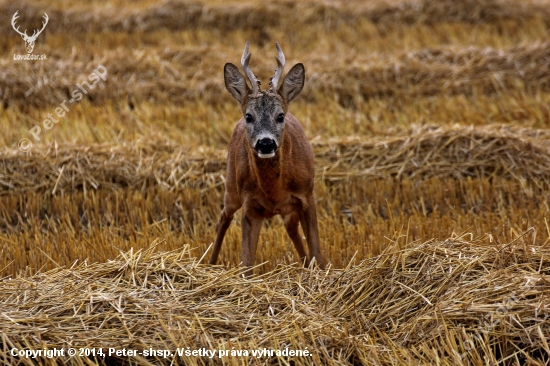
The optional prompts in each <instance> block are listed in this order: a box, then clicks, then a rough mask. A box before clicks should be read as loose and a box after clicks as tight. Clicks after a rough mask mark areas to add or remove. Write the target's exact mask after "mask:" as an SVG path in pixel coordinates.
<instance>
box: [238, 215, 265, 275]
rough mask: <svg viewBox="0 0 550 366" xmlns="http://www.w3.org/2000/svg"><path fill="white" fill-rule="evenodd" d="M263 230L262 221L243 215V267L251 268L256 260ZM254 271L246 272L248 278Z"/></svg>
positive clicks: (248, 270)
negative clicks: (259, 239) (261, 230)
mask: <svg viewBox="0 0 550 366" xmlns="http://www.w3.org/2000/svg"><path fill="white" fill-rule="evenodd" d="M261 228H262V219H261V218H259V217H255V216H253V215H250V214H249V213H246V212H244V213H243V220H242V230H243V241H242V248H241V261H242V265H243V267H245V268H246V267H248V268H249V267H251V266H253V265H254V261H255V260H256V249H257V248H258V238H259V237H260V229H261ZM252 273H253V271H252V269H251V268H249V269H247V270H245V271H244V275H245V276H246V277H249V276H251V275H252Z"/></svg>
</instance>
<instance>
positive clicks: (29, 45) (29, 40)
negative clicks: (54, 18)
mask: <svg viewBox="0 0 550 366" xmlns="http://www.w3.org/2000/svg"><path fill="white" fill-rule="evenodd" d="M18 12H19V10H18V11H16V12H15V14H13V18H11V26H12V27H13V29H14V30H15V31H16V32H17V33H19V34H20V35H21V38H23V40H24V41H25V48H26V49H27V53H31V52H32V50H33V49H34V42H36V39H37V38H38V36H39V35H40V33H42V31H43V30H44V28H46V24H48V14H46V13H44V20H45V21H44V22H42V29H40V30H36V29H35V30H34V31H33V33H32V36H30V37H29V36H28V35H27V30H26V29H25V32H23V33H21V32H20V31H19V27H17V28H16V27H15V20H16V19H17V18H19V16H18V15H17V13H18Z"/></svg>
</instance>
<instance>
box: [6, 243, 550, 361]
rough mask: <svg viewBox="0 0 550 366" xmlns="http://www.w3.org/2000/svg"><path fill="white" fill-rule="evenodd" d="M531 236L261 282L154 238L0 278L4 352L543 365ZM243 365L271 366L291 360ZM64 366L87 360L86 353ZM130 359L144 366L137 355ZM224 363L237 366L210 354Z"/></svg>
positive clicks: (544, 308)
mask: <svg viewBox="0 0 550 366" xmlns="http://www.w3.org/2000/svg"><path fill="white" fill-rule="evenodd" d="M530 242H531V239H530V233H529V232H526V233H524V234H523V235H522V236H521V237H519V238H518V239H517V240H515V241H514V242H511V243H508V244H505V245H496V244H495V243H491V241H490V240H489V238H481V239H478V240H466V239H465V238H457V237H455V238H453V239H449V240H446V241H442V242H426V243H424V244H421V245H417V246H415V247H410V248H407V249H403V250H400V249H399V248H397V247H396V246H393V247H390V248H388V249H387V250H386V252H385V253H383V254H381V255H379V256H377V257H374V258H372V259H369V260H366V261H364V262H362V263H360V264H359V265H356V266H349V267H348V268H346V269H344V270H340V269H330V270H327V271H319V270H317V269H302V268H299V267H298V266H280V267H279V268H277V269H276V270H275V271H273V272H270V273H267V274H265V275H263V276H258V277H253V278H251V279H242V278H240V277H239V276H238V273H237V272H238V269H233V270H224V269H222V268H220V267H212V266H205V265H201V264H198V262H197V259H196V258H190V257H189V253H188V248H187V247H184V248H182V249H180V250H177V251H173V252H158V253H156V252H155V249H154V247H155V246H154V245H153V246H152V247H151V248H149V249H147V250H144V251H141V250H139V251H129V252H126V253H121V254H120V255H119V256H118V257H117V258H116V259H114V260H111V261H108V262H107V263H101V264H81V265H78V266H73V267H72V268H68V269H63V268H58V269H55V270H52V271H49V272H46V273H38V274H36V275H34V276H28V277H20V278H15V279H5V280H4V281H2V282H0V312H1V313H2V315H3V316H2V317H0V329H1V331H0V334H1V337H2V338H1V339H2V343H3V347H2V349H0V360H2V361H3V362H5V363H7V364H12V365H15V364H17V362H18V361H21V360H19V359H18V358H16V357H15V358H14V357H12V356H11V355H10V352H9V350H10V349H11V348H12V347H17V348H19V349H23V348H32V349H39V348H53V347H64V348H68V347H76V348H78V347H96V348H97V347H103V348H108V347H114V348H117V349H122V348H126V349H140V350H143V349H149V348H153V349H167V350H170V351H171V352H173V353H174V354H175V353H176V349H177V348H186V347H188V346H189V347H191V349H199V348H206V349H209V350H220V349H228V350H231V349H232V348H234V349H240V350H249V351H250V350H255V349H263V348H267V349H274V350H277V349H285V347H288V348H290V349H294V350H304V349H305V348H306V347H307V349H308V350H309V351H310V352H311V353H312V356H309V357H295V358H293V360H294V362H295V363H296V364H317V365H319V364H339V365H352V364H393V365H410V364H426V365H428V364H433V363H432V362H433V360H434V359H439V360H441V364H442V365H461V364H472V365H483V364H487V363H497V362H502V361H503V360H512V363H514V362H516V363H518V364H532V365H535V364H543V363H544V362H546V361H547V360H548V358H547V357H548V353H549V352H550V350H549V349H548V344H547V341H546V337H547V336H548V332H549V331H550V319H548V311H549V310H550V308H549V307H550V299H549V297H548V296H547V294H548V291H550V283H549V282H548V280H547V276H548V275H549V274H550V272H549V268H550V251H549V247H548V245H546V246H542V247H541V246H531V245H530V244H529V243H530ZM236 359H237V358H234V360H233V362H234V361H236ZM238 359H239V363H240V362H244V363H245V364H266V363H277V362H282V359H285V358H284V357H282V359H279V360H278V361H277V359H276V358H274V357H272V358H263V359H257V358H254V357H252V356H251V355H250V356H249V357H240V358H238ZM291 359H292V358H291ZM537 359H538V360H539V361H536V360H537ZM545 360H546V361H545ZM98 361H99V362H100V363H103V362H105V363H107V364H109V363H112V362H114V361H115V359H113V357H111V358H108V359H106V360H102V359H101V358H99V359H96V362H98ZM118 361H119V362H125V363H127V362H129V359H128V358H124V357H119V358H118ZM65 362H67V363H68V364H83V363H85V361H84V360H83V359H82V358H79V357H76V358H73V359H70V360H69V359H68V358H65ZM133 362H134V363H133V364H146V361H145V360H143V359H141V358H139V357H138V358H133ZM149 362H154V363H155V364H171V363H172V362H177V363H182V364H188V365H192V364H200V365H203V364H208V363H209V362H211V360H209V359H208V358H207V357H176V356H173V357H172V356H171V357H168V358H156V359H154V358H153V359H152V358H149ZM222 362H224V363H227V362H230V360H229V359H227V358H225V359H222V360H220V359H219V358H217V357H216V358H215V359H214V363H215V364H222ZM22 363H23V362H22ZM40 363H41V364H44V365H47V364H54V361H52V360H47V359H41V360H40Z"/></svg>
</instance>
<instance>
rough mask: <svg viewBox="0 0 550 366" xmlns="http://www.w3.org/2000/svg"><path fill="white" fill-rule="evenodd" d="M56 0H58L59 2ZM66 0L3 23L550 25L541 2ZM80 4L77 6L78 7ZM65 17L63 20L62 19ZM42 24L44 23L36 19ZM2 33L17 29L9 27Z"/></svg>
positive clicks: (80, 28)
mask: <svg viewBox="0 0 550 366" xmlns="http://www.w3.org/2000/svg"><path fill="white" fill-rule="evenodd" d="M54 3H55V2H54ZM70 4H71V6H70V7H69V6H67V4H66V3H64V2H63V1H58V4H57V5H51V2H48V4H47V5H46V4H44V5H38V4H36V5H35V4H32V3H31V4H29V3H26V4H17V5H16V4H15V3H10V2H4V3H3V4H1V6H0V14H1V16H0V22H1V23H2V24H9V21H10V18H11V15H12V14H13V13H15V11H16V10H19V11H20V12H21V13H23V14H25V16H27V17H29V18H40V17H41V16H42V15H43V13H44V12H46V13H48V14H49V16H50V17H51V19H54V20H57V21H55V22H52V24H51V25H49V27H48V29H49V31H50V32H66V31H67V30H69V31H70V32H71V33H73V34H78V33H91V32H136V31H139V32H143V31H148V32H150V31H156V30H159V29H167V30H170V31H177V30H182V29H189V28H191V29H197V28H200V27H204V28H214V29H219V30H220V31H228V30H234V29H245V30H256V29H262V28H266V27H277V28H279V29H284V28H288V27H292V28H293V26H294V25H295V24H296V23H297V22H299V23H300V25H301V26H307V25H308V24H312V23H317V22H319V21H321V22H323V25H324V26H328V27H338V26H341V25H343V24H350V23H351V24H354V23H357V22H359V21H361V20H368V21H370V22H372V23H374V24H376V25H378V26H383V27H390V28H391V27H392V26H395V25H396V24H411V23H428V24H433V23H443V22H446V23H453V22H465V23H473V24H477V23H487V22H499V21H500V22H502V21H515V22H518V23H523V22H525V21H526V20H529V19H532V18H540V19H542V20H544V21H545V22H546V23H547V24H550V10H549V9H548V7H547V6H545V5H546V4H545V3H544V2H541V1H538V2H537V1H524V2H519V1H510V0H508V1H497V0H486V1H483V2H481V3H479V2H476V1H473V0H460V1H456V0H444V1H438V2H433V1H426V0H424V1H416V2H412V1H375V2H364V1H358V0H355V1H341V0H340V1H326V2H313V1H299V2H289V1H281V0H279V1H270V2H267V3H266V2H258V1H246V2H244V3H243V2H241V3H237V2H234V3H227V2H223V3H222V2H215V1H210V2H209V1H193V2H180V1H174V0H170V1H164V2H162V3H156V2H155V3H149V4H148V3H146V2H141V3H139V2H138V3H137V4H136V3H133V2H129V1H125V2H123V4H116V3H115V4H112V3H111V4H110V6H108V7H106V8H102V7H96V6H93V5H89V4H88V3H87V2H81V3H80V4H78V2H76V4H75V2H71V3H70ZM75 5H76V6H75ZM60 20H61V21H60ZM36 23H37V25H39V24H40V23H39V22H38V21H36ZM2 32H4V34H7V32H10V33H11V30H9V29H8V28H7V27H5V28H2Z"/></svg>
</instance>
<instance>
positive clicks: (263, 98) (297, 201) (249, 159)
mask: <svg viewBox="0 0 550 366" xmlns="http://www.w3.org/2000/svg"><path fill="white" fill-rule="evenodd" d="M248 45H249V44H248V42H247V43H246V46H245V48H244V53H243V56H242V58H241V64H242V67H243V70H244V72H245V74H246V76H247V77H248V79H249V80H250V83H251V86H252V89H250V88H249V87H248V85H247V83H246V80H245V78H244V76H243V75H242V74H241V73H240V72H239V70H238V69H237V67H236V66H235V65H233V64H231V63H227V64H225V67H224V78H225V87H226V89H227V91H228V92H229V94H231V96H232V97H233V98H235V100H237V102H239V106H240V108H241V112H242V114H243V118H241V119H240V120H239V121H238V122H237V125H236V126H235V129H234V130H233V134H232V135H231V141H230V142H229V153H228V156H227V178H226V182H225V197H224V208H223V210H222V212H221V216H220V219H219V221H218V223H217V224H216V240H215V242H214V247H213V250H212V255H211V257H210V264H215V263H216V261H217V259H218V255H219V253H220V249H221V246H222V242H223V238H224V236H225V233H226V231H227V228H228V227H229V225H230V224H231V220H232V219H233V214H234V213H235V211H237V210H238V209H239V208H241V207H243V214H242V249H241V260H242V265H243V266H245V267H250V266H252V265H254V260H255V257H256V248H257V245H258V238H259V235H260V229H261V227H262V222H263V219H265V218H271V217H273V216H274V215H277V214H278V215H281V216H282V217H283V218H284V224H285V228H286V231H287V233H288V235H289V236H290V239H291V240H292V242H293V243H294V246H295V247H296V250H297V251H298V255H299V256H300V259H301V260H302V261H303V262H304V264H305V265H308V264H309V263H310V261H311V260H312V259H313V258H315V261H316V262H317V263H318V264H319V266H320V267H321V268H324V267H325V265H326V260H325V258H324V257H323V255H322V254H321V248H320V245H319V231H318V227H317V212H316V208H315V198H314V196H313V184H314V178H315V170H314V161H313V150H312V148H311V145H310V143H309V141H308V140H307V138H306V135H305V132H304V130H303V128H302V126H301V125H300V122H298V120H297V119H296V117H294V116H293V115H292V114H290V113H288V105H289V103H290V102H291V101H292V100H294V98H296V97H297V96H298V94H300V92H301V91H302V88H303V86H304V79H305V69H304V65H302V64H301V63H299V64H296V65H294V66H293V67H292V69H290V71H289V72H288V74H287V75H286V76H285V78H284V79H283V81H282V83H281V86H280V87H279V88H278V89H277V86H278V84H279V79H280V78H281V76H282V73H283V68H284V66H285V56H284V54H283V51H282V50H281V47H280V46H279V44H278V43H276V44H275V45H276V47H277V51H278V56H277V57H275V58H276V60H277V70H276V71H275V75H274V76H273V77H272V78H271V81H270V83H269V90H261V88H260V82H259V81H258V80H257V79H256V76H255V75H254V73H253V72H252V70H250V67H249V65H248V64H249V61H250V56H251V54H250V53H248ZM300 223H301V224H302V229H303V231H304V233H305V236H306V240H307V245H308V253H309V255H308V254H306V250H305V248H304V244H303V242H302V238H301V235H300V233H299V229H298V225H299V224H300ZM251 274H252V270H251V269H248V270H246V272H245V275H246V276H249V275H251Z"/></svg>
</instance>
